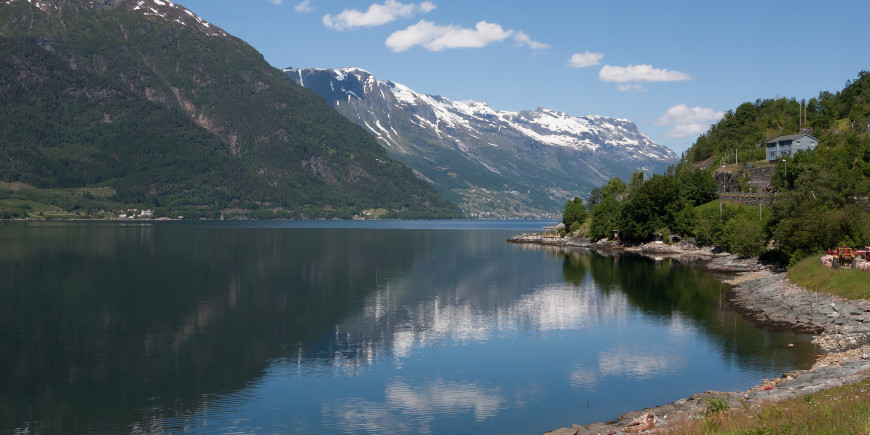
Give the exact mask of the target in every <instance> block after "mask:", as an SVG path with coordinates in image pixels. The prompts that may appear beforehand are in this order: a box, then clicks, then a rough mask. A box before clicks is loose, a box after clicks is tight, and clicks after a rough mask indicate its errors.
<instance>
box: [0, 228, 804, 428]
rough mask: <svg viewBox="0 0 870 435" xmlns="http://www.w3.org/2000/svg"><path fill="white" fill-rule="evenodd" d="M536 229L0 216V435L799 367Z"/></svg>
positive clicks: (338, 420) (799, 356) (659, 265)
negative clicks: (526, 238)
mask: <svg viewBox="0 0 870 435" xmlns="http://www.w3.org/2000/svg"><path fill="white" fill-rule="evenodd" d="M544 224H545V223H542V222H504V221H499V222H243V223H200V222H196V223H187V222H167V223H128V224H124V223H106V222H86V223H77V222H72V223H50V222H42V223H32V222H28V223H24V222H7V223H0V432H3V433H8V432H14V431H21V432H27V431H29V432H35V433H39V432H45V433H54V432H67V433H70V432H72V433H81V432H94V433H125V432H161V433H167V432H168V433H172V432H194V433H227V432H234V433H265V432H268V433H293V432H297V433H348V432H350V433H469V432H482V433H540V432H543V431H546V430H550V429H555V428H557V427H561V426H569V425H570V424H572V423H581V424H582V423H589V422H592V421H599V420H608V419H613V418H615V417H616V416H618V415H619V414H621V413H623V412H625V411H628V410H631V409H640V408H643V407H648V406H653V405H658V404H664V403H666V402H670V401H673V400H676V399H679V398H681V397H687V396H689V395H691V394H693V393H696V392H700V391H705V390H710V389H714V390H736V389H746V388H748V387H750V386H752V385H754V384H756V383H757V382H758V381H759V380H760V379H761V378H764V377H774V376H779V375H780V374H781V373H783V372H784V371H787V370H790V369H794V368H806V367H808V366H809V365H810V364H811V362H812V358H813V355H814V354H815V353H816V349H815V348H814V347H813V346H812V345H811V344H810V343H809V340H808V339H807V338H806V337H800V336H795V335H791V334H780V333H772V332H769V331H764V330H760V329H756V328H754V327H752V326H750V325H748V324H746V323H745V322H744V321H743V320H742V319H741V318H740V316H739V315H736V314H735V313H733V312H732V311H730V310H729V309H728V308H727V307H726V306H724V305H723V303H722V300H721V295H722V294H723V293H724V292H725V291H726V290H727V286H725V285H724V284H721V283H720V282H719V280H718V279H717V278H716V277H714V276H712V275H709V274H705V273H700V272H697V271H695V270H692V269H691V268H688V267H685V266H683V265H680V264H679V263H677V262H672V261H669V260H664V261H653V260H649V259H645V258H641V257H633V256H628V255H618V256H601V255H598V254H594V253H589V252H585V251H559V250H552V249H542V248H530V247H523V246H517V245H512V244H509V243H506V242H505V239H506V238H507V237H509V236H511V235H514V234H517V233H519V232H523V231H532V230H538V229H539V228H541V226H543V225H544ZM789 343H793V344H794V345H795V346H794V347H789V346H788V344H789Z"/></svg>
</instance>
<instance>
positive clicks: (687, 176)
mask: <svg viewBox="0 0 870 435" xmlns="http://www.w3.org/2000/svg"><path fill="white" fill-rule="evenodd" d="M678 178H679V181H680V192H681V193H682V195H683V197H684V198H686V199H687V200H688V201H689V202H691V203H692V205H694V206H699V205H701V204H706V203H708V202H710V201H712V200H714V199H716V198H717V197H718V195H717V194H716V188H717V187H718V186H717V185H716V179H715V178H713V173H712V171H705V170H701V169H698V170H694V171H692V170H684V171H681V172H680V173H679V176H678Z"/></svg>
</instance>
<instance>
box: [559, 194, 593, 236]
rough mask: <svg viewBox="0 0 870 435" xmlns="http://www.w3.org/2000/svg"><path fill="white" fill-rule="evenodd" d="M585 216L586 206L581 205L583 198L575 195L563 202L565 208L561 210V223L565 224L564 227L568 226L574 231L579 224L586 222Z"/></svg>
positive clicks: (586, 214)
mask: <svg viewBox="0 0 870 435" xmlns="http://www.w3.org/2000/svg"><path fill="white" fill-rule="evenodd" d="M587 216H588V213H587V212H586V206H585V205H583V200H582V199H580V198H578V197H576V196H575V197H574V199H572V200H569V201H568V202H567V203H565V209H564V210H563V211H562V223H564V224H565V228H568V230H569V231H576V229H577V228H579V226H580V225H583V223H584V222H586V218H587ZM572 228H575V229H572Z"/></svg>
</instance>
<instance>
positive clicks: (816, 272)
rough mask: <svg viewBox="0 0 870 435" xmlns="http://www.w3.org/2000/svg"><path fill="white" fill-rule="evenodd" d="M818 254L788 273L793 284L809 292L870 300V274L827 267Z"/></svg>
mask: <svg viewBox="0 0 870 435" xmlns="http://www.w3.org/2000/svg"><path fill="white" fill-rule="evenodd" d="M822 255H824V254H822V253H817V254H814V255H811V256H809V257H807V258H804V259H803V260H801V261H800V262H798V263H797V264H795V265H794V266H793V267H792V268H791V269H789V271H788V279H789V280H791V282H793V283H795V284H797V285H799V286H801V287H804V288H806V289H807V290H812V291H819V292H825V293H830V294H833V295H836V296H842V297H844V298H849V299H868V298H870V272H865V271H862V270H857V269H844V268H840V269H831V268H827V267H825V266H824V265H823V264H822V262H821V261H820V260H819V258H820V257H821V256H822Z"/></svg>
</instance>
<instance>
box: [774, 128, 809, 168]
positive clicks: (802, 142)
mask: <svg viewBox="0 0 870 435" xmlns="http://www.w3.org/2000/svg"><path fill="white" fill-rule="evenodd" d="M818 145H819V140H818V139H816V138H814V137H812V136H810V135H808V134H806V133H800V134H792V135H788V136H780V137H777V138H774V139H771V140H769V141H767V161H768V162H772V161H774V160H779V159H781V158H788V157H790V156H793V155H794V153H796V152H798V151H801V150H804V151H812V150H814V149H816V146H818Z"/></svg>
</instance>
